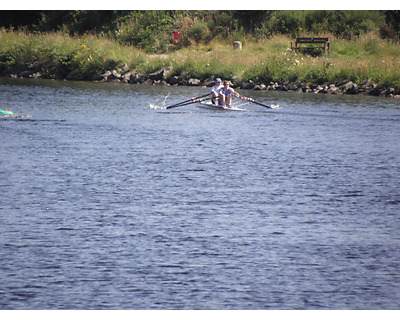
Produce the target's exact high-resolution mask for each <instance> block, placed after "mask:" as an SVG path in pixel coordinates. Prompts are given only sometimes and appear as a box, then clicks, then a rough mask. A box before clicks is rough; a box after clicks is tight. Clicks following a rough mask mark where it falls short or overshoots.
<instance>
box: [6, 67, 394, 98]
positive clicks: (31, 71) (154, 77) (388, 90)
mask: <svg viewBox="0 0 400 320" xmlns="http://www.w3.org/2000/svg"><path fill="white" fill-rule="evenodd" d="M169 73H171V69H170V68H163V69H161V70H159V71H157V72H153V73H150V74H145V73H138V72H136V71H134V70H129V69H128V67H127V66H126V65H124V66H123V67H122V68H121V69H120V70H118V71H117V70H110V71H106V72H104V73H96V74H94V75H92V76H91V77H88V76H85V75H83V74H82V73H81V72H80V71H79V70H74V71H72V72H70V73H68V74H67V75H57V76H55V77H54V79H57V80H67V81H93V82H111V83H128V84H144V85H167V86H168V85H172V86H205V87H211V86H213V85H214V81H213V80H214V79H212V78H210V79H206V80H205V81H201V80H200V79H196V78H189V79H185V78H184V77H182V76H169V75H168V74H169ZM1 76H2V77H12V78H31V79H32V78H33V79H42V78H44V77H42V75H41V73H40V71H38V70H37V69H36V68H27V69H26V70H13V71H8V72H6V73H3V74H2V75H1ZM231 81H232V82H233V85H232V87H234V88H239V89H246V90H273V91H292V92H304V93H325V94H351V95H370V96H381V97H391V98H400V91H399V90H396V89H395V88H392V87H382V86H379V85H378V84H377V83H375V82H374V81H373V80H365V81H363V82H361V83H354V82H352V81H343V82H342V83H326V84H312V83H304V82H296V83H286V82H283V83H278V82H270V83H268V84H257V83H254V82H252V81H249V82H240V81H239V80H238V79H235V78H233V79H231Z"/></svg>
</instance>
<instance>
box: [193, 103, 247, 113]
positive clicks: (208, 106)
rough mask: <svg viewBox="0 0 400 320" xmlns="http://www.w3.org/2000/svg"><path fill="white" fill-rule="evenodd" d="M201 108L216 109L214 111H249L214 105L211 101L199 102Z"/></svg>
mask: <svg viewBox="0 0 400 320" xmlns="http://www.w3.org/2000/svg"><path fill="white" fill-rule="evenodd" d="M199 107H201V108H207V109H214V110H221V111H222V110H227V111H247V109H243V108H239V107H237V106H230V107H227V106H221V105H216V104H213V103H212V102H211V101H201V102H199Z"/></svg>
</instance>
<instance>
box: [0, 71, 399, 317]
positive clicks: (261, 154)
mask: <svg viewBox="0 0 400 320" xmlns="http://www.w3.org/2000/svg"><path fill="white" fill-rule="evenodd" d="M205 90H206V89H204V88H183V87H162V86H145V85H137V86H135V85H121V84H115V85H114V84H94V83H79V82H76V83H73V82H63V81H60V82H58V81H45V80H42V81H30V80H13V81H11V80H5V79H2V80H0V102H1V106H0V107H3V108H4V107H6V108H9V109H11V110H13V111H14V112H17V113H20V114H23V115H31V117H30V118H0V137H1V154H0V165H1V167H0V190H1V199H0V259H1V263H0V308H1V309H399V308H400V232H399V230H400V147H399V142H400V101H399V100H396V99H386V98H375V97H374V98H373V97H359V96H357V97H355V96H334V95H314V94H297V93H271V92H257V91H244V90H242V91H240V90H239V92H241V93H242V94H244V95H248V96H251V97H253V98H256V99H258V100H259V101H262V102H263V103H265V104H279V105H280V106H281V109H279V110H270V109H266V108H263V107H261V106H257V105H254V104H252V105H246V106H245V108H246V109H248V111H244V112H233V111H232V112H226V111H225V112H218V111H215V110H206V109H202V108H199V107H198V106H195V105H189V106H185V107H180V108H175V109H170V110H163V109H153V108H150V107H149V105H150V104H156V105H160V104H162V102H163V100H164V98H165V97H166V96H167V95H168V94H169V97H168V99H167V102H166V103H167V104H169V103H171V104H172V103H174V102H177V101H182V100H186V99H189V98H191V97H193V96H198V95H202V94H204V93H205V92H206V91H205Z"/></svg>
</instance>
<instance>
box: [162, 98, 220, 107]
mask: <svg viewBox="0 0 400 320" xmlns="http://www.w3.org/2000/svg"><path fill="white" fill-rule="evenodd" d="M193 99H194V100H191V101H188V102H185V103H183V102H182V103H181V104H174V105H172V106H168V107H166V109H172V108H177V107H183V106H187V105H189V104H192V103H197V102H202V101H206V100H210V99H212V98H206V99H195V98H193Z"/></svg>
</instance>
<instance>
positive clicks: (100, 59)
mask: <svg viewBox="0 0 400 320" xmlns="http://www.w3.org/2000/svg"><path fill="white" fill-rule="evenodd" d="M314 36H315V35H314ZM321 36H329V37H330V38H331V54H329V55H319V56H310V55H306V54H301V53H300V54H295V53H293V52H291V51H290V50H289V48H290V41H293V39H292V38H290V37H288V36H283V35H279V36H272V37H270V38H268V39H262V40H257V39H255V38H243V39H240V40H241V41H242V42H243V49H242V50H234V49H233V48H232V41H234V40H236V39H234V38H233V37H231V36H228V37H224V38H223V39H221V38H216V39H214V40H212V41H211V42H209V43H207V44H193V45H191V46H190V47H188V48H182V49H179V50H176V51H172V50H171V52H169V53H166V54H161V55H152V54H148V53H145V52H144V51H141V50H138V49H136V48H134V47H129V46H124V45H122V44H120V43H118V42H116V41H114V40H111V39H108V38H104V37H101V36H98V35H85V36H80V37H71V36H69V35H67V34H65V33H61V32H48V33H26V32H23V31H7V30H5V29H3V30H0V44H1V45H0V74H1V75H2V76H10V75H16V76H19V77H20V76H24V75H26V76H28V77H41V78H47V79H64V78H66V77H67V76H68V74H70V73H71V72H72V71H74V70H79V72H80V73H81V74H82V76H83V78H84V79H85V80H91V79H92V76H93V75H94V74H96V73H97V74H100V73H104V72H105V71H107V70H113V69H115V70H117V71H119V72H126V71H127V70H135V71H136V72H138V73H144V74H149V73H152V72H155V71H157V70H160V69H162V68H168V70H169V71H168V73H167V74H165V75H164V77H170V76H180V77H181V78H183V79H189V78H198V79H200V80H202V81H204V80H206V79H208V78H213V77H217V76H218V77H221V78H224V79H232V80H234V82H236V83H243V82H249V81H253V82H254V83H257V84H268V83H270V82H277V83H299V82H303V83H308V84H314V85H316V84H330V83H333V84H340V83H344V82H348V81H353V82H355V83H358V84H360V83H362V82H363V81H366V80H372V81H373V82H374V83H375V84H376V86H378V87H382V88H394V89H395V91H396V93H397V94H398V93H399V92H400V45H399V44H396V43H393V42H390V41H388V40H384V39H381V38H380V37H379V36H378V34H375V33H368V34H365V35H363V36H361V37H359V38H357V39H356V40H342V39H336V38H335V37H333V36H331V35H327V34H324V35H321ZM24 71H25V73H22V72H24ZM34 72H35V73H34Z"/></svg>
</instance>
